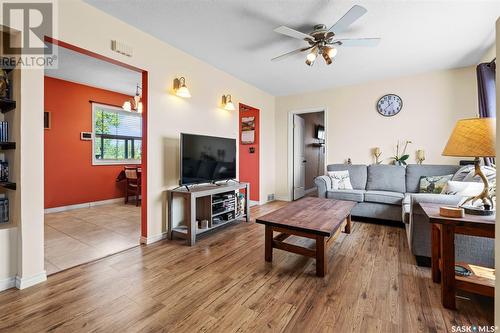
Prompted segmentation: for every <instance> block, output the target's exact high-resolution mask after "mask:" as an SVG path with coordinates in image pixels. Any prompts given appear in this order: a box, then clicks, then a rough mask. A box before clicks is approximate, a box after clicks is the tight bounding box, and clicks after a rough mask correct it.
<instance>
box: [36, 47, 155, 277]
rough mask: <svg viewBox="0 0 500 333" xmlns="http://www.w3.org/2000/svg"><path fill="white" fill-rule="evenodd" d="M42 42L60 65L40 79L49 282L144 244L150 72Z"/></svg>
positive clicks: (78, 50) (76, 48) (72, 48)
mask: <svg viewBox="0 0 500 333" xmlns="http://www.w3.org/2000/svg"><path fill="white" fill-rule="evenodd" d="M46 42H47V43H52V44H54V47H55V48H58V61H59V66H58V68H55V69H50V70H46V71H45V79H44V81H45V89H44V90H45V91H44V94H45V102H44V103H45V110H44V115H45V120H46V123H45V142H44V159H45V161H44V164H45V177H44V183H45V185H44V186H45V191H44V192H45V223H44V229H45V268H46V271H47V273H48V274H49V275H50V274H53V273H56V272H58V271H62V270H64V269H67V268H71V267H74V266H77V265H80V264H84V263H87V262H90V261H93V260H96V259H99V258H102V257H105V256H108V255H111V254H114V253H118V252H121V251H123V250H126V249H129V248H132V247H135V246H137V245H139V244H140V242H141V239H143V238H145V237H146V234H147V228H146V226H147V224H146V221H147V216H146V214H145V212H146V209H145V208H146V203H147V192H146V177H147V163H146V161H147V160H146V156H147V155H146V154H147V142H146V137H147V72H145V71H143V70H140V69H138V68H135V67H133V66H130V65H127V64H123V63H121V62H118V61H116V60H113V59H110V58H107V57H104V56H100V55H98V54H95V53H93V52H90V51H87V50H84V49H81V48H78V47H76V46H73V45H70V44H67V43H64V42H61V41H57V40H53V39H51V38H46ZM136 96H138V97H139V98H135V97H136ZM127 201H128V202H127Z"/></svg>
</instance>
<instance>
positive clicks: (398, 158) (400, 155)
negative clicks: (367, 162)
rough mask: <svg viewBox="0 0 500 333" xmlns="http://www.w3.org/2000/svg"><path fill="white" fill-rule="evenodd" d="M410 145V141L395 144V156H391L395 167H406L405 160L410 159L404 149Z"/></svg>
mask: <svg viewBox="0 0 500 333" xmlns="http://www.w3.org/2000/svg"><path fill="white" fill-rule="evenodd" d="M410 143H411V141H409V140H406V141H403V142H399V140H398V143H397V144H396V155H394V156H392V157H391V159H392V160H393V161H394V164H395V165H406V164H407V163H406V160H408V158H409V157H410V155H409V154H407V153H406V148H408V145H409V144H410ZM400 148H402V150H401V152H400V151H399V150H400Z"/></svg>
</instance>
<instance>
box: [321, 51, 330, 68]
mask: <svg viewBox="0 0 500 333" xmlns="http://www.w3.org/2000/svg"><path fill="white" fill-rule="evenodd" d="M322 55H323V59H325V62H326V64H327V65H331V64H332V58H330V56H329V55H328V53H327V52H323V53H322Z"/></svg>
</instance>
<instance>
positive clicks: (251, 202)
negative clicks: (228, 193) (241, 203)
mask: <svg viewBox="0 0 500 333" xmlns="http://www.w3.org/2000/svg"><path fill="white" fill-rule="evenodd" d="M248 205H249V206H250V207H253V206H258V205H260V202H259V201H254V200H250V201H249V202H248Z"/></svg>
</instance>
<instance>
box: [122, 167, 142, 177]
mask: <svg viewBox="0 0 500 333" xmlns="http://www.w3.org/2000/svg"><path fill="white" fill-rule="evenodd" d="M124 170H125V178H126V179H128V180H137V179H138V178H139V177H138V175H137V167H125V169H124Z"/></svg>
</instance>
